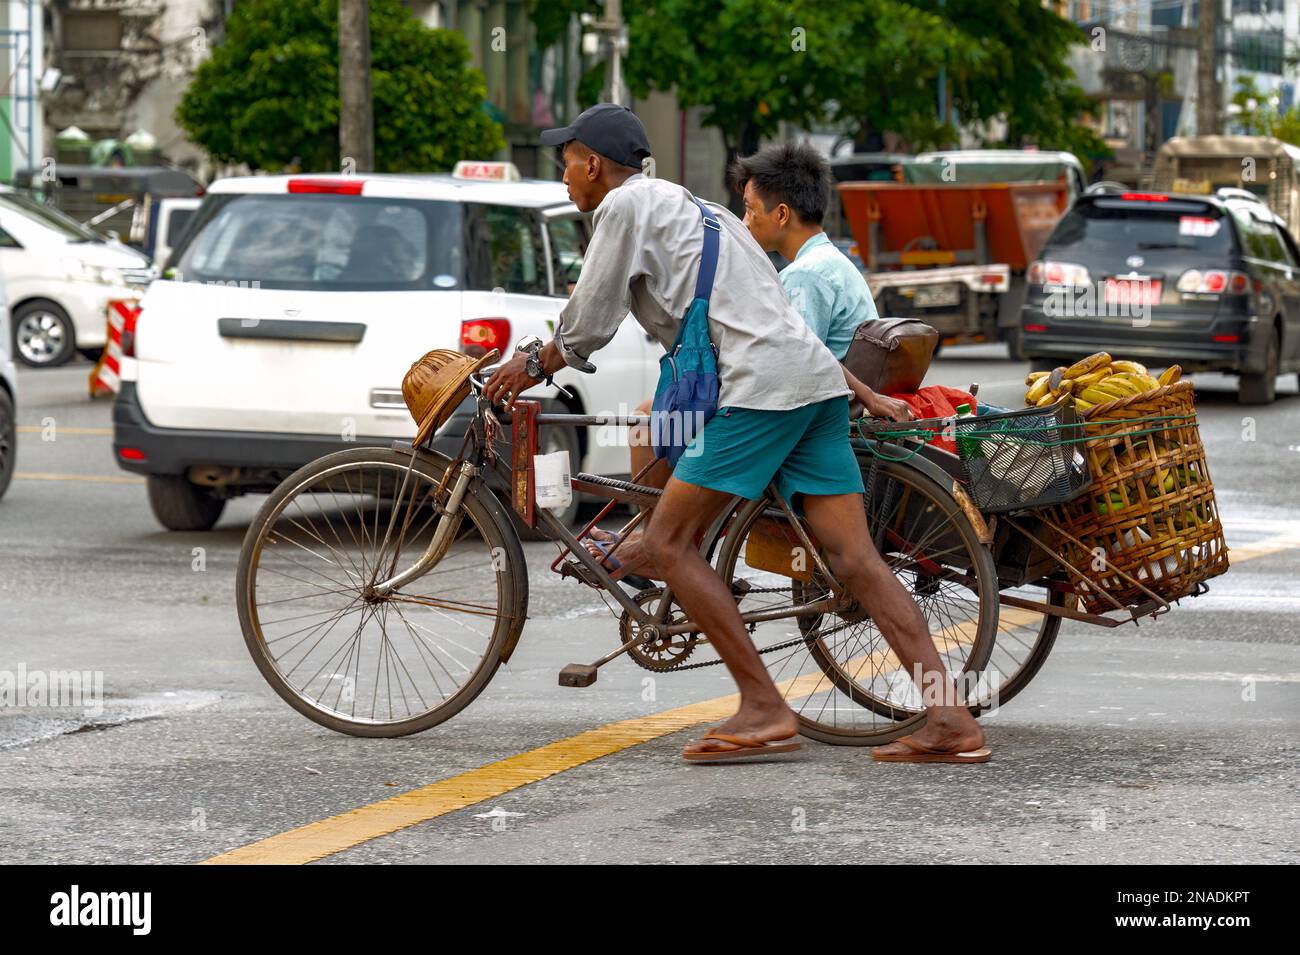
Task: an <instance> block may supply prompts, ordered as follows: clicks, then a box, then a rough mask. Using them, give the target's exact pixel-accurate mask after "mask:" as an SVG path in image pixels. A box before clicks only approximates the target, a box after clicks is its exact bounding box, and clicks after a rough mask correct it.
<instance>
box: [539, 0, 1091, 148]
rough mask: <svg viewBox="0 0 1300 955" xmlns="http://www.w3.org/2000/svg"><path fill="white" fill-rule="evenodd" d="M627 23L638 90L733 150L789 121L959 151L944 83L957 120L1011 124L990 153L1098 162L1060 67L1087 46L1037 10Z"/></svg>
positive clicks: (898, 7) (853, 2)
mask: <svg viewBox="0 0 1300 955" xmlns="http://www.w3.org/2000/svg"><path fill="white" fill-rule="evenodd" d="M565 2H566V3H567V4H569V7H568V8H569V9H570V10H573V9H577V8H579V7H580V6H581V4H582V0H565ZM624 12H625V15H626V16H627V19H628V33H629V41H630V46H631V50H630V53H629V56H628V60H627V75H628V80H629V83H630V85H631V87H632V89H633V91H634V93H636V94H637V95H644V94H645V93H646V92H648V91H649V90H651V89H658V90H665V91H668V90H674V91H675V92H676V95H677V99H678V102H679V104H680V105H681V106H682V107H683V108H689V107H695V106H699V107H702V108H703V110H704V114H703V121H704V123H705V124H706V125H710V126H715V127H717V128H718V129H719V130H720V131H721V132H722V136H723V140H724V142H725V143H726V144H727V147H728V149H729V150H736V149H746V150H747V149H750V148H753V147H754V146H755V145H756V144H757V143H758V141H759V140H760V139H761V138H763V137H768V136H772V135H775V134H776V132H777V130H778V129H779V127H780V124H781V122H782V121H785V122H790V123H794V124H796V125H799V126H803V127H808V126H811V125H814V124H816V123H819V122H833V123H836V124H838V125H840V126H841V127H843V128H844V129H845V130H846V131H848V132H850V133H862V132H864V131H865V132H884V131H891V132H896V133H899V134H901V135H902V136H903V137H904V138H906V139H907V140H908V141H909V142H910V143H911V145H912V146H913V147H914V148H918V149H920V148H927V147H934V146H940V145H948V144H951V143H953V142H955V140H956V138H957V131H956V129H954V128H953V125H952V123H951V122H949V119H950V117H947V116H944V117H940V116H939V115H938V92H939V77H940V74H941V72H942V74H943V75H944V77H945V79H946V89H947V91H948V96H949V99H950V103H951V105H952V106H953V107H954V108H955V111H956V118H957V121H958V122H960V123H963V124H966V123H971V122H973V121H978V122H985V123H988V122H990V121H992V120H1002V121H1004V122H1005V124H1006V135H1005V136H1004V137H1002V139H1001V143H993V142H990V143H989V145H997V144H1006V145H1013V146H1020V145H1029V144H1036V145H1039V146H1042V147H1044V148H1062V149H1073V150H1075V151H1076V152H1080V153H1082V154H1084V155H1089V154H1098V153H1100V152H1102V151H1104V146H1103V145H1102V143H1101V142H1100V140H1099V139H1098V138H1097V137H1096V136H1095V134H1093V133H1092V132H1091V131H1090V130H1087V129H1086V128H1083V127H1081V126H1080V125H1079V123H1078V117H1079V115H1080V113H1083V112H1088V111H1089V110H1091V109H1092V106H1093V104H1092V103H1091V101H1090V100H1089V99H1088V98H1087V96H1085V94H1084V93H1083V92H1082V90H1080V89H1079V87H1078V86H1077V85H1076V84H1075V83H1074V78H1073V76H1072V74H1071V72H1070V70H1069V68H1068V66H1067V65H1066V56H1067V53H1068V50H1069V47H1070V45H1071V44H1072V43H1075V42H1081V41H1082V40H1083V35H1082V33H1081V32H1080V31H1079V29H1078V28H1077V27H1076V26H1075V25H1073V24H1071V23H1070V22H1068V21H1066V20H1063V19H1061V18H1060V17H1058V16H1057V15H1056V14H1054V13H1052V12H1051V11H1050V10H1046V9H1044V8H1043V7H1042V4H1041V3H1039V2H1038V0H943V2H941V0H626V2H625V3H624Z"/></svg>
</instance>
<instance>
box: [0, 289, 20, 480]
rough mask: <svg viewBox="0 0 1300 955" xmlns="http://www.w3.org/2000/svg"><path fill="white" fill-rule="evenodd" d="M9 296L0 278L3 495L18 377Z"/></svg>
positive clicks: (10, 468) (14, 437) (9, 472)
mask: <svg viewBox="0 0 1300 955" xmlns="http://www.w3.org/2000/svg"><path fill="white" fill-rule="evenodd" d="M11 341H13V338H12V337H11V336H10V333H9V297H8V296H7V295H5V287H4V282H3V281H2V280H0V497H4V496H5V491H6V490H8V488H9V481H10V479H11V478H13V476H14V453H15V451H16V449H17V442H18V425H17V418H16V415H15V412H14V403H15V399H16V397H17V395H18V379H17V376H16V375H15V374H14V360H13V356H12V355H10V354H9V343H10V342H11Z"/></svg>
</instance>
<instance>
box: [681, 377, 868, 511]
mask: <svg viewBox="0 0 1300 955" xmlns="http://www.w3.org/2000/svg"><path fill="white" fill-rule="evenodd" d="M673 477H675V478H677V479H678V480H679V481H685V482H686V483H688V484H696V485H698V486H700V487H707V488H712V489H713V490H715V491H723V492H725V493H727V494H737V495H739V496H740V497H743V498H748V499H749V500H753V499H755V498H758V497H762V496H763V492H764V491H765V490H767V486H768V484H770V483H771V482H772V480H773V479H775V480H776V486H777V489H778V490H779V491H780V492H781V496H782V497H784V498H785V499H786V501H787V502H793V499H794V495H795V494H861V493H862V490H863V485H862V472H861V471H860V470H859V469H858V460H857V457H856V456H855V455H854V453H853V446H852V444H851V443H850V441H849V399H848V397H847V396H846V397H841V398H827V399H826V400H825V401H819V402H816V403H815V404H811V405H804V406H803V407H802V408H792V409H790V410H789V411H764V410H759V409H755V408H719V409H718V412H717V414H715V415H714V416H713V417H712V418H710V419H709V421H708V423H707V424H706V425H705V426H704V429H703V430H702V431H701V432H700V433H699V434H698V435H696V436H695V439H694V440H692V441H691V443H690V444H688V445H687V446H686V449H685V450H684V451H683V452H682V456H681V459H680V460H679V461H678V462H677V467H676V468H675V469H674V470H673Z"/></svg>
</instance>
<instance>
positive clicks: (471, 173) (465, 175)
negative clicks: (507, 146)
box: [451, 159, 520, 182]
mask: <svg viewBox="0 0 1300 955" xmlns="http://www.w3.org/2000/svg"><path fill="white" fill-rule="evenodd" d="M451 175H452V178H454V179H491V180H495V181H497V182H519V180H520V175H519V169H518V167H516V166H515V164H514V163H512V162H471V161H469V160H465V159H462V160H461V161H460V162H458V163H456V166H455V168H453V169H452V171H451Z"/></svg>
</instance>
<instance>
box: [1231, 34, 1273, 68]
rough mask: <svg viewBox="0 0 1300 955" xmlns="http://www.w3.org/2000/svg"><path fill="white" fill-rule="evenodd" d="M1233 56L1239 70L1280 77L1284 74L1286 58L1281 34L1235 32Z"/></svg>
mask: <svg viewBox="0 0 1300 955" xmlns="http://www.w3.org/2000/svg"><path fill="white" fill-rule="evenodd" d="M1232 54H1233V58H1234V60H1235V62H1236V66H1237V68H1238V69H1242V70H1251V71H1252V72H1255V73H1275V74H1277V75H1279V76H1280V75H1281V74H1282V66H1283V62H1284V60H1285V57H1284V55H1283V41H1282V34H1281V33H1280V32H1277V33H1273V32H1270V33H1243V32H1241V31H1234V33H1233V38H1232Z"/></svg>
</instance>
